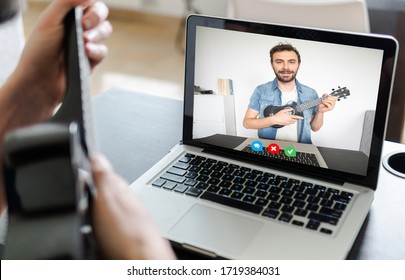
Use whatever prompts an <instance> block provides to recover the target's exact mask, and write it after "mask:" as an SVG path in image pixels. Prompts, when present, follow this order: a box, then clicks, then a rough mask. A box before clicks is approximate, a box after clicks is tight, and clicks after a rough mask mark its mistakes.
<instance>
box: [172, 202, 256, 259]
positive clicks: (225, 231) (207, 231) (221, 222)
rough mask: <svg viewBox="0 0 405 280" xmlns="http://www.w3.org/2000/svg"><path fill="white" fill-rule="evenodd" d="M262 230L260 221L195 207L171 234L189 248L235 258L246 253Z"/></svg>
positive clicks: (204, 207)
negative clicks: (191, 246)
mask: <svg viewBox="0 0 405 280" xmlns="http://www.w3.org/2000/svg"><path fill="white" fill-rule="evenodd" d="M261 226H262V223H261V222H259V221H255V220H252V219H248V218H246V217H243V216H237V215H235V214H231V213H228V212H225V211H221V210H218V209H213V208H209V207H206V206H204V205H200V204H196V205H194V206H193V207H192V208H191V209H190V210H189V211H188V212H187V213H186V214H185V215H184V216H183V217H182V218H181V219H180V220H179V221H178V222H177V224H176V225H174V226H173V228H172V229H170V231H169V234H170V235H173V236H175V237H176V239H177V240H182V242H184V243H186V244H189V245H193V246H197V247H201V248H203V249H205V250H208V251H211V252H213V253H216V254H221V255H222V254H224V253H225V255H230V256H235V257H236V256H238V255H241V254H242V253H243V252H244V251H245V249H246V248H247V246H248V245H249V243H250V242H251V240H253V238H254V237H255V235H256V234H257V232H258V231H259V230H260V228H261Z"/></svg>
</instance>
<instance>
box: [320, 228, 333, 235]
mask: <svg viewBox="0 0 405 280" xmlns="http://www.w3.org/2000/svg"><path fill="white" fill-rule="evenodd" d="M320 232H322V233H325V234H329V235H331V234H332V233H333V231H331V230H330V229H327V228H321V230H320Z"/></svg>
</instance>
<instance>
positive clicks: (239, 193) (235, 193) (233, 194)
mask: <svg viewBox="0 0 405 280" xmlns="http://www.w3.org/2000/svg"><path fill="white" fill-rule="evenodd" d="M243 196H244V194H243V193H241V192H233V193H232V194H231V198H234V199H242V198H243Z"/></svg>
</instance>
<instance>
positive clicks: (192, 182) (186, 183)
mask: <svg viewBox="0 0 405 280" xmlns="http://www.w3.org/2000/svg"><path fill="white" fill-rule="evenodd" d="M196 184H197V181H196V180H194V179H190V178H189V179H187V180H186V181H185V182H184V185H187V186H190V187H194V186H195V185H196Z"/></svg>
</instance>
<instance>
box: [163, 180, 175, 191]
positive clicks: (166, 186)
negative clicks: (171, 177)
mask: <svg viewBox="0 0 405 280" xmlns="http://www.w3.org/2000/svg"><path fill="white" fill-rule="evenodd" d="M176 186H177V184H176V183H175V182H171V181H167V182H166V183H165V184H164V185H163V188H164V189H166V190H172V189H174V188H175V187H176Z"/></svg>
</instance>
